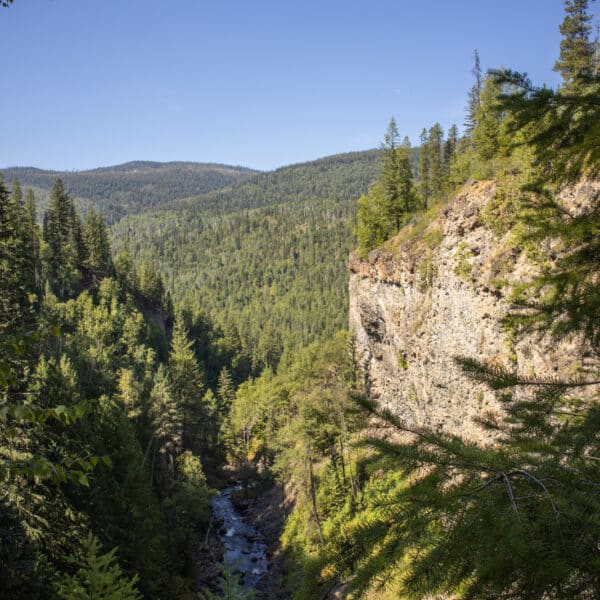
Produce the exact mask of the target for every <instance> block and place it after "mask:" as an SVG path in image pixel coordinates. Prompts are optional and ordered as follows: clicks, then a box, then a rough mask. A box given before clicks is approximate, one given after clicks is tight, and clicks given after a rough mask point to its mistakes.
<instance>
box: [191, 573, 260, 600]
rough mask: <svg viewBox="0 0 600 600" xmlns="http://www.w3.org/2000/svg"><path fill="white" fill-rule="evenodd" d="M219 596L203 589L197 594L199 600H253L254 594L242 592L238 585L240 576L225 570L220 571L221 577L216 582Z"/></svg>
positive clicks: (246, 591)
mask: <svg viewBox="0 0 600 600" xmlns="http://www.w3.org/2000/svg"><path fill="white" fill-rule="evenodd" d="M218 584H219V590H220V594H213V593H212V592H211V591H210V590H207V589H204V590H200V592H199V600H221V599H223V598H224V599H225V600H254V599H255V598H256V594H255V593H254V592H252V591H249V590H244V588H243V586H242V584H241V583H240V575H239V574H238V573H236V574H232V573H230V572H229V570H227V569H226V568H223V569H222V572H221V577H219V580H218Z"/></svg>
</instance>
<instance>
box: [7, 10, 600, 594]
mask: <svg viewBox="0 0 600 600" xmlns="http://www.w3.org/2000/svg"><path fill="white" fill-rule="evenodd" d="M0 4H4V5H6V4H10V2H4V3H3V2H0ZM589 5H590V2H589V1H588V0H567V1H566V2H565V18H564V21H563V23H562V25H561V27H560V31H561V34H562V36H563V40H562V43H561V47H560V53H559V56H558V60H557V62H556V64H555V69H556V70H557V72H559V73H560V74H561V76H562V84H561V86H560V87H559V88H558V89H555V90H554V89H550V88H548V87H546V86H543V87H537V86H536V85H534V83H532V82H531V81H530V80H529V79H528V78H527V76H525V75H523V74H520V73H516V72H513V71H510V70H497V71H490V72H488V73H482V71H481V67H480V62H479V56H478V54H477V52H475V55H474V68H473V80H474V81H473V86H472V88H471V90H470V91H469V93H468V99H467V102H468V105H467V117H466V124H465V128H464V131H463V133H462V134H460V133H459V130H458V127H457V126H452V127H450V128H449V130H448V131H447V132H444V131H443V129H442V127H441V125H440V124H439V123H434V124H432V125H429V124H428V125H427V126H426V127H424V128H423V130H422V134H421V138H420V144H419V146H418V147H412V146H411V144H410V142H409V140H408V138H406V137H404V136H403V134H402V132H401V131H399V130H398V126H397V123H396V121H395V119H393V118H392V119H391V120H390V122H389V125H388V128H387V130H386V132H385V134H384V137H383V142H382V144H381V147H380V148H379V149H378V150H369V151H365V152H355V153H348V154H340V155H335V156H331V157H327V158H324V159H320V160H317V161H312V162H309V163H302V164H297V165H292V166H289V167H284V168H281V169H278V170H276V171H273V172H268V173H254V172H251V171H249V170H247V169H242V168H237V167H226V166H221V165H196V164H189V163H170V164H167V165H161V164H155V163H144V162H140V163H129V164H127V165H123V166H121V167H111V168H109V169H98V170H94V171H91V172H86V173H83V172H82V173H64V174H55V173H48V172H42V171H38V170H34V169H12V170H8V171H7V172H6V174H5V176H6V179H0V334H1V337H0V478H1V481H2V486H1V487H0V599H3V598H7V599H9V598H10V599H13V598H16V599H25V598H27V599H29V598H31V599H46V598H50V599H52V600H53V599H55V598H56V599H61V600H79V599H82V598H93V599H94V600H113V599H117V598H119V599H120V598H123V599H125V600H133V599H136V600H137V599H140V598H148V599H153V600H154V599H165V600H166V599H168V600H171V599H172V600H175V599H188V598H189V599H192V598H194V599H195V598H201V600H214V598H223V597H225V598H235V599H236V600H249V599H250V598H255V597H256V596H257V594H258V595H259V597H263V598H281V597H293V598H295V599H296V600H301V599H306V600H317V599H322V600H325V599H333V598H357V599H358V598H380V599H382V600H387V599H390V600H391V599H394V600H395V599H414V600H424V599H433V598H435V599H441V598H464V599H481V600H488V599H492V598H498V599H500V598H515V599H527V600H529V599H538V600H562V599H567V598H568V599H573V600H591V599H592V598H597V597H598V596H599V595H600V579H599V575H598V574H599V573H600V555H599V551H598V548H599V545H598V544H599V534H598V525H599V524H600V495H599V493H598V490H599V489H600V468H599V466H598V465H599V464H600V463H599V461H600V444H599V442H600V414H599V411H598V386H599V384H598V381H599V379H600V370H599V364H600V356H599V352H600V330H599V323H600V296H599V294H598V285H599V281H600V265H599V258H598V257H599V256H600V250H599V243H600V242H599V239H600V238H599V235H598V232H599V230H600V194H599V193H598V189H600V188H599V186H598V179H599V177H600V147H599V145H598V140H599V139H600V129H599V127H600V104H599V102H598V98H600V40H598V39H595V40H594V39H593V32H592V28H591V16H590V14H589ZM8 10H11V9H10V8H9V9H8ZM57 175H60V177H57ZM8 178H10V179H8ZM468 181H469V182H470V186H471V189H480V190H491V189H493V190H494V193H493V194H489V195H488V196H486V197H485V198H478V199H477V201H478V202H479V204H480V205H481V210H479V209H477V210H474V211H472V212H470V213H469V216H468V218H469V219H471V220H470V221H469V224H470V225H471V226H472V227H473V229H475V227H478V228H480V229H481V230H483V229H485V231H486V233H485V235H486V236H487V237H486V239H488V240H489V239H493V241H492V242H489V243H491V244H497V247H494V248H492V249H491V250H490V249H489V248H486V249H485V251H482V248H477V247H475V246H473V247H471V246H468V245H467V244H466V243H465V242H464V240H465V239H467V237H468V236H467V235H465V231H464V229H463V233H462V234H461V233H460V231H461V227H463V221H461V222H460V223H458V219H457V218H456V215H457V213H458V211H459V209H460V202H459V201H458V200H457V199H456V193H457V191H459V190H460V189H463V186H464V184H465V183H466V182H468ZM582 184H583V185H582ZM574 186H579V187H577V189H578V190H584V191H583V192H578V193H577V194H583V195H584V196H580V195H577V194H575V193H574V192H572V191H571V190H573V189H575V188H574ZM40 196H41V197H40ZM565 196H566V197H567V198H568V199H570V200H571V204H569V202H565V200H564V198H565ZM76 198H79V199H80V203H79V205H77V204H76ZM40 200H41V201H40ZM467 208H468V209H469V210H470V209H471V207H470V206H469V207H467ZM446 217H447V218H448V219H455V220H456V221H457V223H455V225H456V227H454V228H453V229H452V235H454V237H451V236H446V237H445V233H447V230H444V231H442V226H441V225H440V223H442V222H443V219H444V218H446ZM464 222H466V220H465V221H464ZM461 235H462V236H463V237H462V238H461V237H460V236H461ZM457 236H458V237H457ZM500 240H501V243H500ZM440 247H443V248H444V249H445V251H446V252H447V255H448V256H449V257H450V258H448V260H447V261H446V263H440V262H439V261H438V260H437V257H438V254H436V253H437V252H438V251H439V248H440ZM351 252H354V254H353V258H352V268H353V269H355V270H359V269H364V270H365V271H367V270H368V271H369V272H370V276H372V278H373V280H374V281H375V283H376V286H375V287H376V291H375V292H374V297H373V298H363V299H358V300H357V299H355V304H360V305H361V310H362V313H361V315H362V316H361V319H362V325H364V331H365V332H366V334H367V335H369V336H371V338H372V340H374V341H375V342H376V344H373V345H371V346H368V345H367V344H365V340H364V339H362V340H359V339H357V338H356V337H355V335H354V333H355V331H350V332H349V331H347V324H348V288H347V281H348V273H347V268H348V256H349V254H350V253H351ZM484 254H485V255H492V256H493V261H492V262H493V265H492V267H493V269H492V270H493V277H490V278H489V281H488V280H486V284H485V285H486V293H489V294H491V295H493V296H494V297H496V298H502V302H503V303H504V304H503V307H504V309H505V312H504V313H503V315H504V316H503V317H502V319H501V321H499V322H497V323H495V324H493V326H494V327H496V329H497V330H498V331H501V332H502V336H504V337H503V339H504V338H505V339H506V348H504V351H505V352H504V354H502V353H500V352H498V353H496V354H494V355H490V356H487V355H484V356H479V355H477V356H455V357H453V361H455V364H457V365H459V367H458V368H460V369H461V371H462V373H464V374H465V376H466V377H468V378H470V380H472V381H473V385H477V386H484V387H485V390H486V392H485V394H487V395H491V396H493V397H494V402H495V404H496V405H498V406H500V407H501V411H500V412H499V413H498V414H492V413H491V412H489V411H486V410H484V408H483V399H484V396H485V394H484V393H483V392H482V395H481V397H479V396H478V395H475V400H476V402H480V405H481V410H480V411H479V412H478V413H477V414H476V416H475V418H474V419H473V423H472V427H473V428H481V430H482V431H485V432H486V433H487V434H489V435H485V436H484V435H482V436H479V437H478V436H473V437H467V436H464V435H462V431H459V428H455V429H452V428H451V426H450V427H445V426H437V425H435V426H431V425H430V424H428V423H427V422H426V421H425V420H421V421H419V420H418V419H413V420H410V419H409V418H405V416H404V415H403V413H402V411H400V410H397V407H394V403H393V402H390V403H389V404H388V405H387V406H386V407H382V406H381V404H380V402H378V400H379V398H380V396H379V394H378V393H377V392H376V386H375V385H372V384H373V381H372V379H371V380H370V379H369V378H370V377H371V378H372V373H373V371H368V369H370V368H371V367H370V365H369V364H368V363H369V361H370V363H377V362H385V361H388V362H390V360H391V362H393V369H394V370H395V372H402V373H408V372H412V371H411V369H415V370H416V371H418V372H419V374H420V376H426V375H427V374H428V373H429V370H430V364H429V362H428V361H429V357H428V356H425V357H424V359H423V360H422V363H420V364H418V365H414V364H413V361H414V360H415V358H413V355H412V354H411V352H412V351H413V349H412V348H401V351H396V346H393V347H394V349H395V350H394V355H393V356H392V357H391V359H390V356H384V351H383V350H382V347H383V343H382V341H383V340H384V338H385V337H386V335H388V334H389V332H390V331H392V327H391V326H390V327H388V323H386V322H385V318H384V317H383V316H382V315H383V314H384V313H383V312H378V311H377V307H379V306H381V305H383V304H386V303H387V304H388V305H389V303H390V299H389V297H387V296H386V288H385V285H387V284H390V285H393V286H394V288H395V290H396V291H397V292H398V294H405V295H407V296H409V295H411V294H412V295H413V296H415V297H416V296H417V294H416V292H417V291H418V294H419V298H423V299H424V300H423V302H421V305H422V306H419V307H418V308H419V314H423V315H426V314H427V310H433V311H435V310H437V309H438V308H440V307H436V306H433V307H432V306H427V303H426V300H427V298H429V299H430V298H431V294H430V292H431V288H432V287H433V286H434V285H438V286H439V285H441V284H440V283H439V282H440V281H441V279H439V278H438V274H439V270H442V269H445V270H446V271H450V272H451V273H450V274H451V276H452V278H453V279H452V281H453V284H452V286H453V287H449V288H448V289H440V290H437V291H438V292H439V293H440V294H445V295H447V296H450V295H452V294H454V295H457V296H460V294H462V293H463V292H464V288H466V287H467V286H471V287H473V281H474V279H475V277H476V275H477V273H475V272H474V270H476V269H477V268H478V267H477V262H476V261H477V256H479V255H484ZM515 257H519V259H522V261H523V264H526V268H523V269H522V270H521V271H520V276H519V279H518V280H517V281H515V280H514V278H513V279H511V278H510V277H509V274H510V273H508V271H507V270H510V266H511V265H513V264H514V263H515V261H516V258H515ZM511 261H513V262H511ZM390 273H391V275H390ZM394 277H396V278H395V279H394ZM471 291H472V290H471ZM377 294H380V295H379V296H378V295H377ZM390 297H391V295H390ZM460 297H461V298H462V297H466V295H465V294H463V295H462V296H460ZM455 304H457V305H459V304H460V302H457V303H455ZM386 309H389V310H387V313H386V314H388V315H389V316H387V317H386V318H389V319H392V320H394V323H393V325H394V327H395V328H396V329H398V328H401V327H402V326H405V327H407V328H409V329H410V331H411V335H414V336H419V334H420V331H422V323H419V319H418V318H415V319H413V320H412V321H411V322H410V323H406V324H404V325H403V324H402V323H403V322H402V319H401V310H400V307H395V306H386ZM464 310H465V308H464V307H463V306H458V308H457V311H456V312H457V313H460V312H461V311H464ZM423 318H424V317H423ZM482 318H485V319H488V320H490V319H491V317H490V315H489V314H486V315H485V316H484V317H482ZM443 320H444V318H443V316H442V317H440V321H441V322H443ZM472 329H474V330H475V331H469V332H465V335H471V334H473V335H474V334H476V333H478V326H477V324H474V325H473V327H472ZM439 333H440V335H443V334H444V331H443V327H442V330H441V332H439ZM534 334H535V335H539V336H542V337H543V338H544V340H545V343H546V344H555V345H556V346H557V347H562V346H561V344H562V343H563V342H565V340H566V341H567V342H572V345H573V347H574V346H577V352H578V353H579V354H577V357H581V360H578V361H571V362H572V363H573V364H571V366H570V368H569V370H567V371H564V372H563V371H559V370H556V371H554V372H553V374H551V375H547V374H546V373H544V374H543V375H542V374H540V372H538V371H536V369H535V368H533V367H532V368H529V369H528V370H527V371H526V372H524V371H523V370H522V369H520V368H519V364H518V363H519V352H518V351H517V346H518V343H519V340H521V339H522V338H523V337H524V336H528V335H534ZM390 335H391V334H390ZM388 337H389V335H388ZM392 337H393V336H392ZM396 337H398V338H400V337H401V335H399V336H396ZM395 341H397V340H395ZM492 341H493V340H492ZM377 344H379V345H377ZM390 347H391V346H390ZM482 347H483V346H482ZM565 347H567V346H565ZM373 348H374V349H375V350H374V351H372V349H373ZM365 350H366V351H368V352H370V353H371V354H370V356H369V357H368V358H369V360H368V361H364V360H363V358H364V351H365ZM573 352H575V351H573ZM432 354H433V353H432ZM530 354H533V352H530ZM505 355H506V356H508V358H507V359H506V360H504V358H505ZM409 362H410V365H409ZM409 366H410V368H409ZM379 383H383V384H385V383H387V382H379ZM411 385H412V387H411ZM407 386H408V389H406V390H403V393H404V392H405V395H406V396H408V397H409V400H410V402H413V403H415V404H417V403H418V401H419V398H420V395H421V390H419V389H416V388H415V387H414V384H410V383H409V384H407ZM478 389H479V388H478ZM440 396H441V393H440ZM486 397H487V396H486ZM435 402H436V397H435V396H434V397H430V398H429V403H430V404H431V403H435ZM407 405H408V403H407ZM394 408H396V410H394ZM438 408H439V410H443V406H440V407H438ZM463 416H464V415H463ZM459 418H460V417H459ZM464 418H466V417H464ZM224 486H230V487H229V490H230V492H231V497H232V498H233V499H234V502H235V504H236V507H237V508H238V509H239V510H240V511H242V513H243V514H242V515H240V516H239V518H238V517H236V519H238V520H239V521H241V519H242V517H243V518H245V519H247V520H252V521H255V524H256V526H257V527H258V528H259V530H260V528H261V527H262V530H260V531H261V533H260V535H261V536H262V535H264V536H265V537H269V536H270V540H268V541H269V543H270V544H271V547H270V550H269V558H270V570H269V572H268V573H267V575H265V577H264V578H263V579H264V580H265V581H264V582H263V584H264V585H262V587H259V588H258V590H260V591H258V590H255V589H252V586H250V585H248V583H247V582H246V581H245V580H244V576H245V574H244V573H243V572H237V571H238V569H237V568H236V566H235V564H231V563H226V562H225V561H226V559H227V553H226V552H224V550H223V539H224V538H227V537H233V532H230V531H227V528H224V527H223V523H222V522H219V521H216V520H215V518H214V508H213V507H211V500H212V498H214V496H215V495H216V494H217V493H218V488H220V487H224ZM265 498H270V499H271V500H269V501H267V500H265ZM261 502H265V503H267V504H268V503H269V502H270V504H269V505H268V506H266V508H265V505H264V504H261ZM257 507H258V508H257ZM244 511H246V512H244ZM260 513H262V516H261V514H260ZM265 514H266V515H268V516H267V517H265V516H264V515H265ZM265 520H267V521H272V522H270V523H267V524H266V526H265ZM253 537H258V536H254V534H253ZM254 541H256V540H254ZM248 552H250V551H248ZM221 560H223V562H224V564H229V568H228V567H223V568H221V567H220V566H219V563H220V561H221ZM219 573H220V575H219Z"/></svg>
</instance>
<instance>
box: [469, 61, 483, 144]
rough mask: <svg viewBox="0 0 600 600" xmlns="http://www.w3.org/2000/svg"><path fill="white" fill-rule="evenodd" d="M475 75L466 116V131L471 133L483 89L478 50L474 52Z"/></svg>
mask: <svg viewBox="0 0 600 600" xmlns="http://www.w3.org/2000/svg"><path fill="white" fill-rule="evenodd" d="M473 61H474V65H473V70H472V73H473V77H474V78H475V82H474V83H473V87H472V88H471V90H470V91H469V99H468V104H467V115H466V118H465V133H466V135H471V133H472V132H473V128H474V127H475V124H476V123H477V109H478V108H479V102H480V95H481V90H482V88H483V76H482V74H481V63H480V62H479V53H478V52H477V50H475V51H474V52H473Z"/></svg>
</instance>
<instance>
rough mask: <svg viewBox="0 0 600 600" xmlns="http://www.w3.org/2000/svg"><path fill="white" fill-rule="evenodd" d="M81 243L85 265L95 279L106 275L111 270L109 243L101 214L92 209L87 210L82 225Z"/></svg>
mask: <svg viewBox="0 0 600 600" xmlns="http://www.w3.org/2000/svg"><path fill="white" fill-rule="evenodd" d="M83 243H84V246H85V250H86V261H85V266H86V267H87V268H88V269H90V270H91V271H92V273H93V275H94V277H95V279H101V278H102V277H107V276H108V275H109V274H110V272H111V271H112V260H111V256H110V244H109V242H108V233H107V231H106V225H105V223H104V219H103V218H102V215H101V214H99V213H95V212H94V210H90V212H88V214H87V217H86V220H85V223H84V226H83Z"/></svg>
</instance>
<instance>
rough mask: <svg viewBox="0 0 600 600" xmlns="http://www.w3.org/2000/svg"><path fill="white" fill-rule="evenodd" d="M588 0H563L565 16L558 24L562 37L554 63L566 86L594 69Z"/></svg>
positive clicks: (588, 74)
mask: <svg viewBox="0 0 600 600" xmlns="http://www.w3.org/2000/svg"><path fill="white" fill-rule="evenodd" d="M588 4H589V0H565V13H566V15H565V18H564V20H563V22H562V23H561V25H560V32H561V34H562V36H563V39H562V40H561V42H560V56H559V58H558V60H557V61H556V64H555V65H554V70H555V71H558V72H559V73H560V74H561V75H562V78H563V80H564V82H565V84H566V85H567V86H569V85H572V84H575V83H576V82H577V81H579V80H580V79H581V78H584V77H587V76H590V75H592V74H593V71H594V45H593V43H592V42H591V40H590V33H591V30H592V28H591V25H590V23H591V20H592V17H591V16H590V15H589V13H588Z"/></svg>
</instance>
